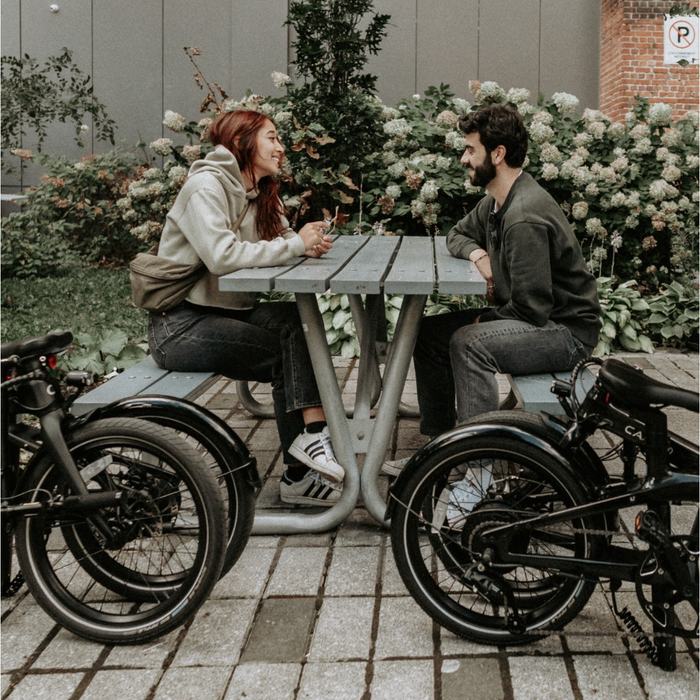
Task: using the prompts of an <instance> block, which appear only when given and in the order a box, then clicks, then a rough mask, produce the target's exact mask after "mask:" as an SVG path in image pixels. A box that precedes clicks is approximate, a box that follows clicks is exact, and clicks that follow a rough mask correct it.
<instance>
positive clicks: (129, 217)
mask: <svg viewBox="0 0 700 700" xmlns="http://www.w3.org/2000/svg"><path fill="white" fill-rule="evenodd" d="M138 218H139V215H138V214H137V213H136V212H135V211H134V210H133V209H127V210H126V211H125V212H124V213H123V214H122V219H124V221H127V222H128V221H137V220H138Z"/></svg>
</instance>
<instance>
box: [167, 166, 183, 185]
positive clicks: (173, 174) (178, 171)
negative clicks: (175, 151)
mask: <svg viewBox="0 0 700 700" xmlns="http://www.w3.org/2000/svg"><path fill="white" fill-rule="evenodd" d="M168 177H169V178H170V179H171V180H172V181H173V182H175V181H177V180H181V179H182V178H183V177H187V168H185V167H184V166H182V165H175V166H174V167H172V168H170V170H169V171H168Z"/></svg>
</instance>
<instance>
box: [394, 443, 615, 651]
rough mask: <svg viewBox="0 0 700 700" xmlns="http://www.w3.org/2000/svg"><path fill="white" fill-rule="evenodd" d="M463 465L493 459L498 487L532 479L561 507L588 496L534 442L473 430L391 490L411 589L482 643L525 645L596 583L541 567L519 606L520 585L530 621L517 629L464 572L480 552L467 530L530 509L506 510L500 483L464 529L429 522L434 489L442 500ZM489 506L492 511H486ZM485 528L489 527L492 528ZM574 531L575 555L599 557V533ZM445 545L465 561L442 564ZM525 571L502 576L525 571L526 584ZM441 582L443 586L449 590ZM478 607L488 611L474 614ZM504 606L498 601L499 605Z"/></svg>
mask: <svg viewBox="0 0 700 700" xmlns="http://www.w3.org/2000/svg"><path fill="white" fill-rule="evenodd" d="M465 463H472V464H475V463H480V464H488V463H491V464H493V474H494V483H495V484H496V486H497V487H498V486H499V478H500V479H501V480H502V485H507V487H508V488H509V489H511V493H516V492H515V489H516V488H517V487H518V485H519V484H520V485H524V486H525V489H527V488H532V487H531V486H530V484H533V485H534V486H535V487H539V488H540V489H541V493H544V494H547V493H548V490H551V491H552V493H553V496H552V497H551V499H552V501H553V502H555V500H556V499H561V501H562V504H561V507H562V508H564V507H570V506H574V505H578V504H582V503H585V502H587V498H586V496H585V492H584V490H583V488H582V487H581V485H580V484H579V483H578V481H577V480H576V479H575V478H573V477H572V476H571V475H570V474H569V473H568V472H567V471H566V470H565V469H564V468H563V467H561V466H560V465H559V464H558V463H557V462H556V460H554V459H553V458H552V457H551V456H550V455H548V454H547V453H545V452H543V451H542V450H540V449H538V448H537V447H535V446H533V445H529V444H524V443H521V442H520V441H517V440H514V439H511V438H504V437H499V439H498V440H494V439H493V438H490V437H488V436H469V437H466V438H463V439H461V440H458V441H456V442H454V443H448V444H446V445H444V446H443V447H441V448H439V449H437V450H435V451H434V452H432V453H430V454H429V456H428V457H426V459H425V461H424V462H422V463H419V464H416V465H414V468H413V471H412V473H411V476H410V478H408V479H407V480H406V482H405V483H404V484H403V487H402V489H401V490H400V491H399V492H396V493H394V494H393V496H394V497H395V498H396V500H397V504H396V507H395V510H394V514H393V516H392V519H391V545H392V550H393V553H394V558H395V561H396V565H397V568H398V571H399V573H400V575H401V578H402V579H403V582H404V584H405V585H406V587H407V589H408V591H409V593H410V594H411V595H412V596H413V598H414V599H415V600H416V602H418V604H419V605H420V606H421V608H423V610H425V612H427V613H428V615H430V616H431V617H432V618H433V619H434V620H436V621H437V622H438V623H439V624H440V625H442V626H443V627H445V628H447V629H449V630H451V631H452V632H454V633H455V634H457V635H459V636H461V637H465V638H467V639H470V640H472V641H474V642H477V643H481V644H484V643H485V644H526V643H529V642H532V641H535V640H537V639H539V638H540V637H542V636H543V635H544V634H546V633H547V632H549V631H553V630H557V629H561V628H562V627H564V626H565V625H566V624H567V623H568V622H569V621H570V620H571V619H573V618H574V617H575V616H576V615H577V614H578V613H579V612H580V610H581V609H582V608H583V607H584V605H585V604H586V602H587V601H588V599H589V598H590V596H591V594H592V593H593V590H594V588H595V584H594V583H593V582H591V581H585V580H583V579H572V578H564V577H560V576H558V575H557V574H552V572H542V574H543V577H544V578H543V579H542V582H543V583H542V585H541V588H540V590H539V591H538V592H537V593H536V595H534V596H533V597H532V600H531V601H529V602H522V604H519V603H518V595H520V596H521V597H523V595H524V594H523V591H524V590H525V589H524V588H523V589H521V592H520V593H519V594H518V592H517V590H515V593H516V595H515V599H516V605H518V607H519V608H520V609H519V611H518V612H519V613H521V614H522V615H523V618H524V619H525V621H526V624H525V630H524V631H523V632H519V633H515V632H513V631H511V630H510V629H509V628H508V627H507V624H506V620H505V616H504V614H502V613H501V614H500V616H499V613H498V610H499V605H498V604H496V605H495V606H494V604H492V603H489V604H485V603H483V600H481V599H480V598H479V596H478V595H476V594H475V593H474V592H473V591H474V588H473V587H472V586H471V584H470V580H469V579H468V577H467V575H466V570H467V568H468V565H469V564H471V563H474V562H475V561H476V558H475V557H476V556H477V555H478V554H479V552H478V551H474V552H470V551H469V550H468V548H466V547H464V542H465V539H464V533H465V532H468V528H470V527H473V526H472V525H471V523H473V522H476V523H478V522H479V519H481V522H482V523H489V522H491V521H496V523H497V524H498V523H500V522H505V523H510V522H514V521H515V520H519V519H527V518H528V517H531V516H532V514H533V513H526V512H524V508H523V504H522V503H518V507H515V506H513V507H512V508H511V509H510V511H509V510H508V509H507V508H506V506H508V496H507V489H503V490H502V493H501V494H500V495H498V490H499V489H498V488H495V489H494V491H495V493H494V494H492V495H491V496H484V497H483V500H482V502H481V503H479V504H477V505H476V506H474V508H473V510H472V511H470V512H468V513H467V514H466V517H465V523H464V524H463V525H462V529H461V530H460V532H459V533H454V532H452V531H447V532H444V531H443V529H442V528H440V529H439V530H438V529H436V526H435V525H434V524H433V525H431V524H430V520H432V517H433V512H434V509H436V506H435V503H436V501H437V500H438V499H436V497H435V494H438V493H439V494H441V495H440V498H442V494H444V493H445V491H444V488H445V486H446V485H447V484H448V480H449V475H450V474H451V473H454V472H453V469H454V468H455V467H458V466H459V465H463V464H465ZM501 465H506V466H501ZM511 465H512V466H511ZM510 469H512V475H513V476H512V478H511V477H508V478H506V477H507V476H508V474H510V473H511V472H509V470H510ZM499 470H502V473H501V472H499ZM518 473H519V474H521V475H523V476H521V477H519V478H520V481H518V477H517V474H518ZM511 481H512V483H511ZM534 492H535V493H537V492H536V491H534ZM499 498H500V501H499V500H498V499H499ZM511 499H512V501H513V502H514V501H515V496H511ZM534 500H536V499H533V501H534ZM499 504H500V505H499ZM489 508H492V510H490V511H489V510H488V509H489ZM574 526H575V527H576V529H598V528H599V527H600V526H601V525H600V522H599V521H598V520H597V519H593V518H588V519H586V520H584V521H583V522H582V521H580V520H579V521H577V522H576V523H575V524H574ZM484 529H485V530H488V527H484ZM533 537H534V538H535V544H536V543H537V540H536V537H537V533H533V532H532V531H530V532H529V533H528V542H527V547H530V544H531V541H532V540H531V538H533ZM545 537H546V535H545ZM571 537H572V538H573V539H572V545H570V546H572V547H573V548H574V549H575V551H576V556H581V557H584V558H594V557H596V556H597V555H598V551H599V549H600V547H601V546H602V544H601V542H600V540H601V539H602V538H601V537H599V536H596V535H589V534H584V535H576V534H574V535H573V536H571ZM470 541H471V540H470ZM543 541H544V540H543ZM440 542H442V545H441V544H440ZM567 545H568V542H567ZM441 546H442V547H444V548H445V550H447V548H448V547H455V546H456V547H458V548H460V549H461V552H462V555H461V556H462V558H463V559H462V562H461V563H460V557H459V556H457V557H455V556H454V552H453V553H450V554H449V557H450V560H451V561H452V562H454V564H453V567H452V570H450V567H449V566H446V565H445V557H446V555H445V554H444V552H443V551H441V549H440V547H441ZM426 562H427V563H426ZM530 568H532V567H530ZM456 569H460V570H459V571H456ZM521 569H522V567H518V566H513V567H512V569H511V570H510V571H509V570H508V568H507V567H506V568H505V569H503V571H505V572H506V573H505V575H504V577H507V576H508V575H511V576H512V577H513V578H515V576H516V575H517V576H522V577H523V582H524V581H525V576H526V575H525V574H524V573H522V572H521ZM523 571H524V570H523ZM513 572H517V573H513ZM441 577H442V578H441ZM547 577H549V578H547ZM517 580H518V579H516V581H517ZM441 584H444V589H443V587H442V586H441ZM521 585H522V583H521ZM547 587H549V589H550V592H548V591H547ZM513 589H515V586H513ZM474 600H476V601H477V603H478V605H477V604H476V603H474V602H473V601H474ZM480 606H481V607H483V611H482V612H477V610H478V609H479V607H480ZM503 607H504V606H503V605H502V604H500V608H503Z"/></svg>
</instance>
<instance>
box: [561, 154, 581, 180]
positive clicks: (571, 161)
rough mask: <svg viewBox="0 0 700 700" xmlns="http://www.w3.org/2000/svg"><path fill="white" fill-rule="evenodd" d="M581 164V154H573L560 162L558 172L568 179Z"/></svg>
mask: <svg viewBox="0 0 700 700" xmlns="http://www.w3.org/2000/svg"><path fill="white" fill-rule="evenodd" d="M582 165H583V159H582V158H581V156H577V155H576V154H574V155H572V156H571V157H570V158H568V159H567V160H565V161H564V162H563V163H562V165H561V168H560V169H559V172H560V173H561V176H562V177H564V178H566V179H567V180H570V179H571V178H572V177H573V175H574V172H575V170H576V169H577V168H580V167H581V166H582Z"/></svg>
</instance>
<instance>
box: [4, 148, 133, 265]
mask: <svg viewBox="0 0 700 700" xmlns="http://www.w3.org/2000/svg"><path fill="white" fill-rule="evenodd" d="M37 158H38V160H39V161H40V162H41V164H42V166H43V167H44V171H45V173H46V174H45V175H44V176H43V177H42V178H41V182H40V184H39V185H38V186H37V187H35V188H29V189H28V190H26V195H27V197H26V200H24V201H23V203H22V210H21V211H19V212H13V213H12V214H10V215H9V216H8V217H6V218H5V219H4V220H3V237H2V273H3V275H7V276H8V277H13V276H16V277H31V276H37V275H47V274H52V273H54V274H56V273H60V272H61V271H65V269H66V267H67V266H68V265H70V264H71V263H74V262H75V260H76V259H77V258H80V259H81V260H82V261H84V262H95V263H109V264H114V263H117V264H123V263H124V262H126V261H128V260H129V259H130V258H131V257H133V255H134V254H135V253H136V251H137V250H138V242H137V241H136V239H135V238H134V236H133V234H132V232H131V230H130V227H129V226H128V223H127V222H125V221H124V219H123V217H122V213H121V210H120V209H119V207H118V206H117V200H118V199H120V198H121V197H122V196H123V195H124V194H125V193H126V191H127V188H128V184H129V182H130V178H132V177H134V175H135V174H136V172H137V164H138V161H137V158H136V156H135V155H134V154H133V153H129V152H124V151H121V150H119V149H115V150H112V151H109V152H107V153H105V154H102V155H92V156H89V157H86V158H82V159H81V160H79V161H78V162H76V163H74V162H72V161H70V160H68V159H67V158H51V157H49V156H47V155H40V156H38V157H37Z"/></svg>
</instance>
